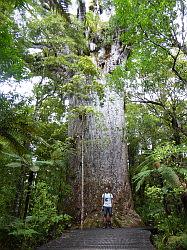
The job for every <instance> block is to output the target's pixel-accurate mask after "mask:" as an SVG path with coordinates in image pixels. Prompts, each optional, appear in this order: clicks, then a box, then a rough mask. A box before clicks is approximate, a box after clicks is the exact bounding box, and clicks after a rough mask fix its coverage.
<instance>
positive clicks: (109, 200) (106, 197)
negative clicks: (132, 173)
mask: <svg viewBox="0 0 187 250" xmlns="http://www.w3.org/2000/svg"><path fill="white" fill-rule="evenodd" d="M102 199H104V204H103V206H104V207H112V199H113V195H112V194H110V193H104V194H103V195H102Z"/></svg>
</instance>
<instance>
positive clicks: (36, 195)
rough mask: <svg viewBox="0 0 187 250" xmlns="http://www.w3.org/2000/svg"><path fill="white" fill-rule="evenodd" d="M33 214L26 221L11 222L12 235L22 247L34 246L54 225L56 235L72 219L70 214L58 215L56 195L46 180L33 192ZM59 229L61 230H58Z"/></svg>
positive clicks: (47, 234) (46, 235) (47, 235)
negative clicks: (52, 192)
mask: <svg viewBox="0 0 187 250" xmlns="http://www.w3.org/2000/svg"><path fill="white" fill-rule="evenodd" d="M30 213H31V215H28V216H27V218H26V221H23V220H20V219H16V220H14V221H13V222H12V223H11V224H10V226H9V227H10V229H9V230H10V233H9V234H10V235H13V236H15V237H16V238H17V240H19V241H20V242H21V248H22V249H25V247H27V249H28V248H29V247H33V244H35V243H36V242H37V240H38V239H40V241H41V240H42V239H45V238H46V237H49V234H50V233H51V232H52V231H53V228H54V226H55V227H56V229H55V234H56V236H57V235H58V234H59V233H61V232H62V230H63V229H64V228H66V227H67V226H68V225H69V223H70V220H71V217H70V216H69V215H66V214H64V215H58V213H57V210H56V197H55V196H53V195H52V194H51V193H50V188H49V187H48V186H47V185H46V183H44V182H39V183H38V184H37V185H36V186H35V188H34V192H33V203H32V209H31V212H30ZM58 230H59V231H58Z"/></svg>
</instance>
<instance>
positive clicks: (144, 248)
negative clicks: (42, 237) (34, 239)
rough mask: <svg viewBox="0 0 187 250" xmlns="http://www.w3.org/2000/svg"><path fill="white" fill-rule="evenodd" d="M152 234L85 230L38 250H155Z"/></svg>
mask: <svg viewBox="0 0 187 250" xmlns="http://www.w3.org/2000/svg"><path fill="white" fill-rule="evenodd" d="M150 236H151V233H150V231H148V230H144V229H143V228H115V229H100V228H95V229H83V230H78V229H77V230H73V231H70V232H69V233H67V234H66V233H65V234H63V235H62V237H61V238H59V239H57V240H53V241H51V242H49V243H48V244H46V245H43V246H41V247H38V248H37V250H55V249H56V250H66V249H67V250H71V249H72V250H73V249H74V250H75V249H77V250H81V249H84V250H86V249H92V250H97V249H111V250H112V249H126V250H127V249H130V250H133V249H134V250H140V249H141V250H153V249H154V247H153V245H152V244H151V241H150Z"/></svg>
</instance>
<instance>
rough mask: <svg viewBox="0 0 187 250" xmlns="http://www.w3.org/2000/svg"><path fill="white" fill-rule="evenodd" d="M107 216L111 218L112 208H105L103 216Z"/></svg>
mask: <svg viewBox="0 0 187 250" xmlns="http://www.w3.org/2000/svg"><path fill="white" fill-rule="evenodd" d="M107 214H108V215H109V216H112V208H111V207H103V215H104V216H107Z"/></svg>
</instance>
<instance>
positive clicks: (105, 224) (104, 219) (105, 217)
mask: <svg viewBox="0 0 187 250" xmlns="http://www.w3.org/2000/svg"><path fill="white" fill-rule="evenodd" d="M103 208H104V210H103V224H104V225H103V228H107V208H106V207H103Z"/></svg>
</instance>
